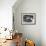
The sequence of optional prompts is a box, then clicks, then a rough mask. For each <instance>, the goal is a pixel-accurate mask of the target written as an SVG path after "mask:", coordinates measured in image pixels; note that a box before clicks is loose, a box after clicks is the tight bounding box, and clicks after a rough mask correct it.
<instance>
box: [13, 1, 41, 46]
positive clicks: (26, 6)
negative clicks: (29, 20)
mask: <svg viewBox="0 0 46 46" xmlns="http://www.w3.org/2000/svg"><path fill="white" fill-rule="evenodd" d="M13 10H14V11H13V12H14V18H15V29H17V30H18V32H22V33H23V34H24V37H25V38H26V37H27V38H28V39H32V40H34V41H35V43H36V46H41V26H40V24H41V22H40V21H41V0H23V1H22V3H20V5H18V7H17V9H16V5H14V9H13ZM21 13H36V25H22V24H21Z"/></svg>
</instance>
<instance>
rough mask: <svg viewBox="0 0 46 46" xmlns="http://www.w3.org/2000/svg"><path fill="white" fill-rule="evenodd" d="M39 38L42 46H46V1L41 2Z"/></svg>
mask: <svg viewBox="0 0 46 46" xmlns="http://www.w3.org/2000/svg"><path fill="white" fill-rule="evenodd" d="M41 38H42V39H41V40H42V46H46V0H42V1H41Z"/></svg>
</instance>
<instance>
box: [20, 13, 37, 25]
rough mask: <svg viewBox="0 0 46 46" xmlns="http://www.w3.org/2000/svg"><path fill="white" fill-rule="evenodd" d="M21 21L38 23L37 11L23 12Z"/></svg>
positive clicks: (26, 23) (28, 23)
mask: <svg viewBox="0 0 46 46" xmlns="http://www.w3.org/2000/svg"><path fill="white" fill-rule="evenodd" d="M21 23H22V24H24V25H30V24H31V25H33V24H36V13H22V14H21Z"/></svg>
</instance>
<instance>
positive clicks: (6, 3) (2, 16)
mask: <svg viewBox="0 0 46 46" xmlns="http://www.w3.org/2000/svg"><path fill="white" fill-rule="evenodd" d="M15 2H16V0H0V27H7V28H9V29H12V6H13V5H14V3H15Z"/></svg>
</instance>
